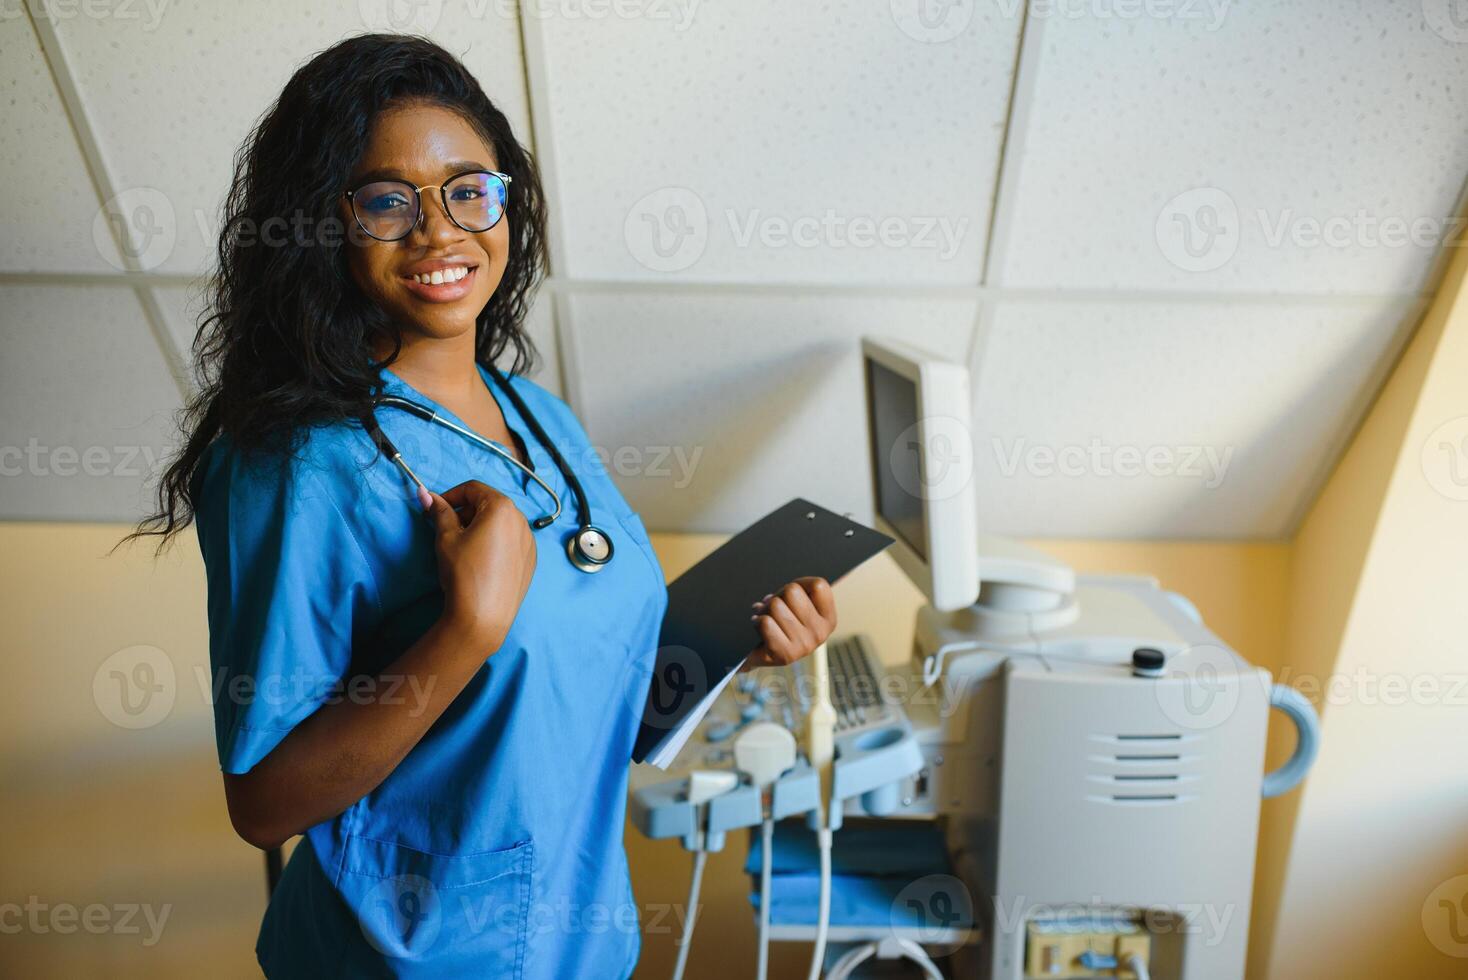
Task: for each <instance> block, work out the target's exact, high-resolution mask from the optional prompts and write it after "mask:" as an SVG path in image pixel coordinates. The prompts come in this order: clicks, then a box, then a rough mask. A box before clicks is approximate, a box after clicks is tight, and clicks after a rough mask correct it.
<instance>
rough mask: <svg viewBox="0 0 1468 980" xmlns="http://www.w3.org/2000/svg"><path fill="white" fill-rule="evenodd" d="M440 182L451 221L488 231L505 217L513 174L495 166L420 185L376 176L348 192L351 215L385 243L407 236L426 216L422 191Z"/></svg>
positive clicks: (473, 230) (440, 191) (465, 228)
mask: <svg viewBox="0 0 1468 980" xmlns="http://www.w3.org/2000/svg"><path fill="white" fill-rule="evenodd" d="M434 187H437V188H438V193H439V196H440V197H441V198H443V210H444V213H445V214H447V215H448V216H449V220H450V221H452V222H453V223H454V224H456V225H458V226H459V227H460V228H462V229H464V230H465V231H468V232H476V233H477V232H481V231H489V229H491V228H493V227H494V226H495V225H497V224H499V222H500V219H501V218H503V217H504V216H505V202H506V201H507V200H508V199H509V196H510V175H509V174H502V173H496V172H495V171H493V170H470V171H467V172H465V173H462V174H455V175H454V176H453V177H450V178H449V179H448V180H446V181H444V182H443V183H442V184H436V185H435V184H428V185H426V186H423V187H418V186H415V185H413V184H410V183H408V182H407V181H406V180H374V181H372V182H371V183H367V184H363V185H362V186H361V187H358V188H356V189H355V190H350V191H347V192H346V194H345V196H346V199H347V200H348V201H350V202H351V205H352V216H353V217H355V218H356V219H357V224H358V225H359V226H360V227H361V228H362V230H363V231H365V232H366V233H367V234H369V235H371V236H372V237H373V238H375V239H377V240H378V241H380V242H395V241H398V240H399V239H403V238H407V237H408V234H409V233H410V232H411V231H412V230H413V228H414V227H415V226H416V225H417V224H418V219H419V218H421V217H422V216H423V195H422V192H423V191H426V190H430V189H431V188H434Z"/></svg>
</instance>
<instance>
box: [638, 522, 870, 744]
mask: <svg viewBox="0 0 1468 980" xmlns="http://www.w3.org/2000/svg"><path fill="white" fill-rule="evenodd" d="M891 543H892V539H891V538H889V537H888V536H887V535H885V534H882V533H880V532H878V531H874V530H872V529H871V528H869V527H866V526H864V525H862V524H858V523H857V522H855V521H852V520H850V519H848V518H846V517H842V516H841V515H840V514H836V513H833V512H832V511H829V510H826V509H825V508H824V507H821V506H819V505H817V504H813V503H811V502H810V501H808V500H804V499H801V498H798V497H797V498H796V499H794V500H792V501H790V502H789V503H787V504H785V505H783V506H782V507H779V508H778V509H776V510H774V511H772V512H770V513H769V514H766V515H765V516H764V517H762V518H760V519H759V520H758V521H756V522H755V523H753V524H751V525H750V526H749V527H747V528H745V529H744V530H743V531H741V532H739V533H738V534H736V535H735V536H734V537H732V538H730V539H729V540H728V541H726V542H724V544H722V545H721V546H719V548H717V549H716V550H715V551H714V552H713V553H712V554H710V555H709V556H708V557H707V558H704V559H703V560H702V561H700V562H699V563H698V564H696V565H694V566H693V567H692V568H690V569H689V570H688V571H687V572H685V573H684V574H683V575H681V576H679V577H678V578H677V580H675V581H674V582H673V583H672V584H670V585H669V586H668V610H667V613H666V614H665V615H664V617H663V625H662V630H661V632H660V634H659V638H658V654H657V662H656V663H655V664H654V667H653V676H652V681H651V684H650V686H649V690H648V696H647V703H646V705H645V707H644V709H643V716H642V725H641V728H640V729H639V731H638V735H637V741H636V744H635V745H634V747H633V751H632V758H633V761H635V762H647V763H650V764H651V765H654V766H657V767H658V768H660V769H662V768H667V766H668V765H669V764H670V763H671V762H672V761H673V759H674V757H676V756H677V754H678V752H679V750H681V749H682V748H683V746H684V745H685V744H687V741H688V737H689V735H691V734H692V732H693V730H694V729H695V728H696V727H697V726H698V723H699V721H700V720H702V718H703V716H704V715H705V714H706V713H707V712H708V709H709V707H710V705H712V704H713V702H714V700H715V699H716V698H717V697H718V696H719V694H720V692H722V691H723V689H724V688H725V687H726V686H728V683H729V680H730V679H731V678H732V677H733V676H734V674H735V673H736V672H737V671H738V669H739V667H740V665H741V664H743V663H744V660H745V658H746V657H747V656H748V655H749V653H750V651H751V650H753V649H754V648H755V647H756V646H758V645H759V642H760V638H759V633H758V632H757V631H756V630H755V628H754V625H753V624H752V623H751V622H750V620H749V615H750V605H751V603H754V602H756V601H758V600H759V599H760V598H762V597H763V596H765V595H766V594H768V593H770V592H773V591H775V590H776V589H779V588H781V587H783V586H784V585H786V584H787V583H789V582H791V581H792V580H794V579H797V578H803V577H805V576H819V577H821V578H824V579H826V580H827V581H829V582H833V583H834V582H835V581H837V580H838V579H840V578H841V577H842V576H843V575H845V574H846V573H847V572H849V571H851V570H852V569H853V568H855V567H856V566H857V565H860V564H861V563H862V562H864V561H866V560H867V559H868V558H871V557H872V556H873V555H875V554H877V553H878V552H880V551H882V550H883V549H884V548H886V547H887V546H888V545H889V544H891Z"/></svg>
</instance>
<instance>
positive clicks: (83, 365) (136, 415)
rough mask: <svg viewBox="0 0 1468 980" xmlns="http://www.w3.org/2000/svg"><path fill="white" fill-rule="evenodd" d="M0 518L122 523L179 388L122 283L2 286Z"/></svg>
mask: <svg viewBox="0 0 1468 980" xmlns="http://www.w3.org/2000/svg"><path fill="white" fill-rule="evenodd" d="M0 340H3V343H4V344H5V350H6V356H5V357H4V358H3V359H0V487H4V491H3V493H0V500H3V504H0V520H74V521H113V520H122V521H131V520H136V519H137V518H138V517H140V516H141V515H142V514H143V513H145V511H146V510H147V509H149V507H150V504H151V481H153V480H154V479H155V478H156V473H157V471H158V469H159V467H160V466H161V464H162V462H163V461H164V459H165V457H166V453H167V451H168V449H169V447H171V445H172V444H173V434H174V429H173V413H174V412H175V411H176V410H177V409H178V408H179V406H180V402H179V398H178V394H177V389H175V387H174V385H173V380H172V379H171V378H170V377H169V375H168V372H167V370H165V368H164V366H163V364H164V362H163V358H162V357H161V356H160V355H159V351H158V346H157V343H156V342H155V340H154V339H153V335H152V333H151V332H150V331H149V329H148V324H147V321H146V320H145V319H144V317H143V312H142V307H141V305H140V304H139V303H138V301H137V298H136V297H135V296H134V295H133V293H132V290H130V289H120V288H119V289H114V288H103V287H96V286H88V287H62V286H0Z"/></svg>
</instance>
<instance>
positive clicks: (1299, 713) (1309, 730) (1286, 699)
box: [1263, 684, 1320, 800]
mask: <svg viewBox="0 0 1468 980" xmlns="http://www.w3.org/2000/svg"><path fill="white" fill-rule="evenodd" d="M1269 706H1270V707H1271V708H1278V709H1279V710H1280V711H1283V712H1284V713H1285V714H1286V715H1287V716H1289V719H1290V721H1292V722H1294V723H1295V754H1294V755H1292V756H1290V758H1289V761H1288V762H1286V763H1285V764H1284V765H1282V766H1280V767H1279V768H1278V769H1276V770H1275V771H1274V772H1271V773H1266V774H1265V776H1264V788H1263V795H1264V798H1265V799H1266V800H1268V799H1272V798H1273V797H1276V796H1280V795H1282V794H1284V793H1288V792H1289V791H1290V790H1292V789H1294V788H1295V787H1296V786H1298V785H1300V781H1301V780H1302V779H1304V778H1305V774H1306V773H1308V772H1309V771H1310V767H1311V766H1312V765H1313V764H1314V763H1315V756H1316V754H1317V753H1319V751H1320V716H1319V715H1318V714H1316V713H1315V706H1314V705H1313V704H1311V703H1310V699H1309V698H1307V697H1305V695H1303V694H1301V693H1300V692H1299V691H1297V690H1295V689H1294V688H1293V687H1288V686H1286V685H1284V684H1276V685H1274V686H1273V687H1271V688H1270V689H1269Z"/></svg>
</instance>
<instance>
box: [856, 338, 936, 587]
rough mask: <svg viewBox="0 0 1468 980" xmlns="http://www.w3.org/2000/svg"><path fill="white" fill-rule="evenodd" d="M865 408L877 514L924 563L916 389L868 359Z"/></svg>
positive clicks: (921, 462) (925, 530) (912, 383)
mask: <svg viewBox="0 0 1468 980" xmlns="http://www.w3.org/2000/svg"><path fill="white" fill-rule="evenodd" d="M866 363H867V405H868V406H869V411H870V413H871V415H870V418H869V419H868V427H867V428H868V432H869V433H870V438H871V463H872V476H873V482H874V484H875V486H874V488H873V489H874V491H875V494H876V498H877V500H876V503H877V513H878V514H880V515H881V516H882V517H883V519H885V520H886V521H887V523H888V524H890V525H891V526H892V528H893V530H895V531H896V532H897V534H898V535H899V536H901V538H902V540H903V542H904V543H905V544H906V545H907V546H908V547H909V548H911V549H912V550H913V551H915V552H917V554H918V556H919V557H921V558H922V559H923V561H927V560H928V554H927V542H928V529H927V527H926V526H925V525H924V519H923V500H922V498H921V497H920V496H918V493H917V491H919V490H920V488H921V487H922V486H923V473H924V470H923V458H922V446H921V444H920V443H919V440H918V428H917V421H918V391H917V385H916V384H915V383H914V382H912V381H910V380H908V379H907V378H904V377H903V376H902V375H900V374H898V373H897V372H896V371H893V370H891V369H889V368H886V367H883V366H882V365H881V364H878V363H877V362H876V361H873V360H871V359H868V360H867V362H866Z"/></svg>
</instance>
